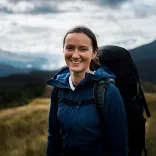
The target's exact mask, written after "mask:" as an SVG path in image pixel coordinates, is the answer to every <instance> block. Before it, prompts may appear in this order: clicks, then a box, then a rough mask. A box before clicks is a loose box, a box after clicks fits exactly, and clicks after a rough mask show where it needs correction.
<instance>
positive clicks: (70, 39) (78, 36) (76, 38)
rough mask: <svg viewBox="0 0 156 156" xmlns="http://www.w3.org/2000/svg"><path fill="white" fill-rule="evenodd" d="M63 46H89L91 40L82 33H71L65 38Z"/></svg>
mask: <svg viewBox="0 0 156 156" xmlns="http://www.w3.org/2000/svg"><path fill="white" fill-rule="evenodd" d="M65 44H82V45H89V46H90V45H91V39H90V38H89V37H88V36H87V35H86V34H84V33H71V34H68V35H67V36H66V38H65Z"/></svg>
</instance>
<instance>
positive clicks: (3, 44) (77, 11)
mask: <svg viewBox="0 0 156 156" xmlns="http://www.w3.org/2000/svg"><path fill="white" fill-rule="evenodd" d="M77 25H84V26H87V27H89V28H90V29H91V30H92V31H93V32H94V33H95V34H96V35H97V40H98V43H99V46H102V45H107V44H113V45H118V46H123V47H124V48H126V49H132V48H135V47H138V46H140V45H143V44H146V43H149V42H152V41H153V40H155V39H156V0H0V50H3V51H9V52H12V53H20V54H22V53H33V54H36V55H44V56H47V58H48V61H47V64H45V65H44V68H55V67H58V66H62V65H63V64H64V62H63V48H62V41H63V37H64V35H65V33H66V32H67V31H68V30H69V29H70V28H72V27H74V26H77ZM48 56H50V57H48Z"/></svg>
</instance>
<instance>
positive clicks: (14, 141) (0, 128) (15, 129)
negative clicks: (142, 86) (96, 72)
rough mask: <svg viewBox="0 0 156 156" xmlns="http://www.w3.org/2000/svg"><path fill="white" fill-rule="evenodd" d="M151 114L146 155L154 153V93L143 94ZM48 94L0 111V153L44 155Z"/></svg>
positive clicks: (10, 155) (155, 110) (155, 99)
mask: <svg viewBox="0 0 156 156" xmlns="http://www.w3.org/2000/svg"><path fill="white" fill-rule="evenodd" d="M146 99H147V101H148V104H149V107H150V111H151V114H152V117H151V118H149V119H147V123H146V127H147V132H146V133H147V137H146V144H147V150H148V154H149V156H155V155H156V94H146ZM49 103H50V99H49V98H36V99H34V100H32V101H31V102H30V104H29V105H28V106H23V107H17V108H11V109H6V110H1V111H0V156H3V155H5V156H44V155H45V152H46V143H47V129H48V127H47V126H48V112H49Z"/></svg>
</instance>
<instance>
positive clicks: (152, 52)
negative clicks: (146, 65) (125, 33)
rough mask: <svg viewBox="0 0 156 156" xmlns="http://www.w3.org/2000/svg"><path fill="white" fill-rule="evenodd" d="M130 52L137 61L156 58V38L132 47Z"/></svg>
mask: <svg viewBox="0 0 156 156" xmlns="http://www.w3.org/2000/svg"><path fill="white" fill-rule="evenodd" d="M129 52H130V53H131V55H132V57H133V59H134V60H135V61H136V62H138V61H142V60H153V59H156V40H155V41H153V42H151V43H148V44H145V45H142V46H140V47H137V48H134V49H131V50H129Z"/></svg>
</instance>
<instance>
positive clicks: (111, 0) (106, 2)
mask: <svg viewBox="0 0 156 156" xmlns="http://www.w3.org/2000/svg"><path fill="white" fill-rule="evenodd" d="M130 1H133V0H130ZM93 2H95V3H97V4H99V5H103V6H105V7H106V6H108V7H111V8H115V7H118V6H120V5H121V4H123V3H125V2H129V0H96V1H93Z"/></svg>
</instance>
